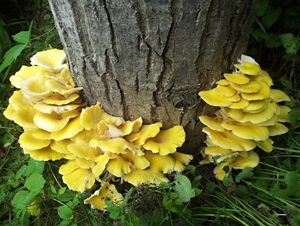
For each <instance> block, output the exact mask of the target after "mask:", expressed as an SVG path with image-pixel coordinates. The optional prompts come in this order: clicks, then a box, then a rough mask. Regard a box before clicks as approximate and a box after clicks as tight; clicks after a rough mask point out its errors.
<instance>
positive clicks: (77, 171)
mask: <svg viewBox="0 0 300 226" xmlns="http://www.w3.org/2000/svg"><path fill="white" fill-rule="evenodd" d="M59 173H60V174H61V175H63V177H62V179H63V182H64V183H65V184H66V185H67V186H68V188H69V189H71V190H73V191H79V192H84V190H86V189H90V188H91V187H92V186H93V185H94V183H95V176H94V175H93V173H92V172H91V170H89V169H82V168H80V167H79V165H78V163H77V162H76V161H75V160H69V161H68V162H67V163H66V164H64V165H62V166H61V167H60V168H59Z"/></svg>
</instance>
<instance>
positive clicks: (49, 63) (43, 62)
mask: <svg viewBox="0 0 300 226" xmlns="http://www.w3.org/2000/svg"><path fill="white" fill-rule="evenodd" d="M65 59H66V54H65V52H64V51H63V50H59V49H49V50H45V51H41V52H38V53H36V54H35V55H34V56H32V57H31V58H30V63H31V65H37V66H40V67H42V68H45V69H47V70H49V71H54V72H59V71H61V70H62V69H63V68H65V67H66V65H65V64H64V61H65Z"/></svg>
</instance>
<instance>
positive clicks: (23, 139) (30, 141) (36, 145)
mask: <svg viewBox="0 0 300 226" xmlns="http://www.w3.org/2000/svg"><path fill="white" fill-rule="evenodd" d="M50 142H51V141H50V140H39V139H36V138H35V137H33V136H32V135H31V131H25V132H23V133H22V134H21V136H20V137H19V143H20V146H21V148H23V149H27V150H38V149H42V148H45V147H47V146H49V144H50Z"/></svg>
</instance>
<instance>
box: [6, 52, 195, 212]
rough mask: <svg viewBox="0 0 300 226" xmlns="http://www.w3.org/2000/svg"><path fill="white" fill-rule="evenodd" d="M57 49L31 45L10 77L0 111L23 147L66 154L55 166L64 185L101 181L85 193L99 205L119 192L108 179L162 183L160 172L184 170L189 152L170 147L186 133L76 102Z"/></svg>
mask: <svg viewBox="0 0 300 226" xmlns="http://www.w3.org/2000/svg"><path fill="white" fill-rule="evenodd" d="M65 58H66V56H65V53H64V51H63V50H57V49H51V50H47V51H42V52H38V53H37V54H36V55H34V56H33V57H32V58H31V64H32V66H30V67H27V66H22V68H21V69H20V71H18V72H17V73H16V74H15V75H13V76H11V78H10V81H11V84H12V85H13V86H14V87H16V88H17V89H19V90H17V91H15V92H14V93H13V95H12V96H11V97H10V99H9V105H8V107H7V109H6V110H5V111H4V116H5V117H6V118H8V119H10V120H13V121H14V122H16V123H17V124H18V125H20V126H21V127H22V128H23V129H24V132H23V133H22V134H21V135H20V137H19V143H20V146H21V147H22V148H23V150H24V153H25V154H29V155H30V156H31V157H32V158H33V159H36V160H41V161H49V160H52V161H54V160H59V159H66V160H67V162H66V163H65V164H63V165H61V167H60V168H59V173H60V174H61V175H62V179H63V182H64V183H65V184H66V185H67V186H68V187H69V189H71V190H74V191H79V192H84V191H85V190H87V189H91V188H94V186H95V183H96V181H98V182H100V183H101V188H100V189H99V190H97V191H96V192H95V193H94V194H93V195H92V196H91V197H89V198H88V199H86V200H85V203H89V204H91V205H92V207H94V208H98V209H101V210H103V209H105V208H106V204H105V200H107V199H110V200H112V201H113V202H115V203H118V202H119V201H120V200H122V195H121V194H120V193H119V192H118V191H117V189H116V187H115V186H114V184H110V183H109V182H110V181H115V182H116V181H120V182H122V181H126V182H128V183H130V184H132V185H134V186H139V185H141V184H148V183H154V184H158V183H161V182H167V181H168V178H167V177H166V176H165V174H168V173H171V172H173V171H176V172H180V171H182V170H184V167H185V165H187V164H188V163H189V162H190V160H191V159H192V156H191V155H188V154H183V153H179V152H177V148H178V147H181V146H182V144H183V143H184V140H185V132H184V129H183V128H182V126H174V127H172V128H169V129H165V130H163V129H162V126H163V125H162V123H161V122H157V123H153V124H150V125H143V120H142V118H138V119H136V120H134V121H126V120H124V119H123V118H121V117H114V116H112V115H109V114H107V113H106V112H105V111H104V110H103V109H102V108H101V106H100V104H99V103H97V104H96V105H94V106H91V107H87V108H83V106H84V104H83V103H82V101H81V99H80V97H79V91H80V90H81V88H76V87H75V84H74V82H73V80H72V76H71V74H70V71H69V70H68V68H67V66H66V64H64V61H65Z"/></svg>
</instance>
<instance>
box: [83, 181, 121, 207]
mask: <svg viewBox="0 0 300 226" xmlns="http://www.w3.org/2000/svg"><path fill="white" fill-rule="evenodd" d="M106 200H111V201H112V202H113V203H114V204H116V205H118V204H119V203H120V202H121V201H122V200H123V196H122V195H121V194H120V193H119V192H118V191H117V189H116V187H115V186H114V185H113V184H109V183H108V182H103V183H102V186H101V188H100V189H99V190H97V191H95V192H94V194H92V195H91V196H90V197H89V198H87V199H85V200H84V204H90V205H91V207H92V208H94V209H99V210H104V209H105V208H106V207H107V205H106Z"/></svg>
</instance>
